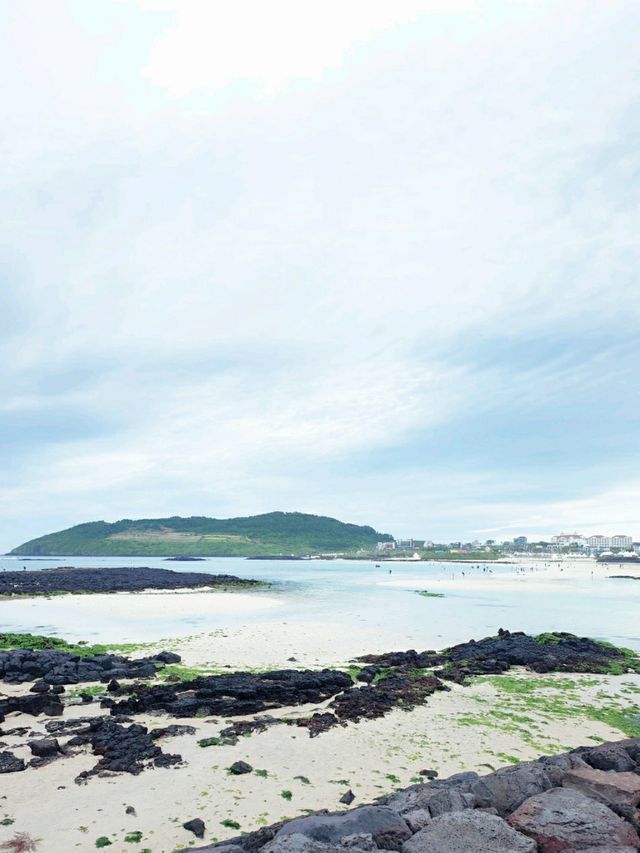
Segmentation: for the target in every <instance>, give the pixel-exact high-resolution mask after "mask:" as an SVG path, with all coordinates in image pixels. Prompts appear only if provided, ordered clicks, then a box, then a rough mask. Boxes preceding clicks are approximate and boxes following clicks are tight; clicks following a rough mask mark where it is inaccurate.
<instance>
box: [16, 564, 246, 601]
mask: <svg viewBox="0 0 640 853" xmlns="http://www.w3.org/2000/svg"><path fill="white" fill-rule="evenodd" d="M236 585H240V586H259V585H260V581H255V580H245V579H241V578H238V577H236V576H235V575H211V574H205V573H203V572H174V571H172V570H171V569H154V568H149V567H148V566H116V567H106V566H105V567H104V568H100V569H93V568H90V569H89V568H76V567H74V566H65V567H63V568H58V569H44V570H43V571H39V572H38V571H27V572H0V595H46V594H47V593H53V592H142V591H143V590H145V589H184V588H189V589H197V588H199V587H216V586H236Z"/></svg>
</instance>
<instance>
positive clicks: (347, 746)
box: [0, 676, 640, 853]
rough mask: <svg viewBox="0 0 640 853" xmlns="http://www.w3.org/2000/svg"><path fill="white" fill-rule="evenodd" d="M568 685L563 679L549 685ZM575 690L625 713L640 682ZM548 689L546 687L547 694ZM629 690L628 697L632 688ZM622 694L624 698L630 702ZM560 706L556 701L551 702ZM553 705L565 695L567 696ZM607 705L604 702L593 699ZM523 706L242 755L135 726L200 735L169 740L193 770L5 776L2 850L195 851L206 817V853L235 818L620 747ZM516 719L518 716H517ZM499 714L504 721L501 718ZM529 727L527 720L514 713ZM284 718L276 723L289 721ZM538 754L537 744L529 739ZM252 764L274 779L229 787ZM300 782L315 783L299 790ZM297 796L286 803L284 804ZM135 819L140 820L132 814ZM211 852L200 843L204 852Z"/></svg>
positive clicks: (408, 720) (474, 698) (256, 744)
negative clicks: (84, 780)
mask: <svg viewBox="0 0 640 853" xmlns="http://www.w3.org/2000/svg"><path fill="white" fill-rule="evenodd" d="M554 678H557V679H558V683H559V684H565V685H566V683H567V681H568V680H569V679H567V676H555V677H553V676H552V677H549V676H546V677H545V679H546V681H547V682H548V681H553V680H554ZM572 680H573V681H574V682H575V683H576V684H578V685H580V686H579V687H578V691H579V696H580V700H581V702H582V703H584V704H589V703H596V704H597V702H598V701H604V700H603V698H602V696H603V693H604V694H606V695H607V697H609V698H608V699H607V701H614V700H615V701H621V702H623V703H625V704H627V705H628V704H629V701H630V699H629V697H630V696H631V697H632V698H631V701H633V696H635V695H636V691H640V677H638V676H623V677H619V678H614V677H611V676H606V677H605V676H597V677H584V676H580V677H577V676H576V677H572ZM545 683H546V682H545ZM625 685H626V686H625ZM625 691H627V692H626V693H625ZM545 692H550V693H551V694H554V691H545ZM557 695H558V696H560V695H563V694H562V693H561V692H560V693H557ZM598 697H600V699H598ZM520 701H521V698H520V697H519V698H518V699H517V700H514V702H513V707H512V706H511V705H510V700H509V698H508V697H506V696H505V694H498V693H497V691H496V690H495V689H494V687H493V686H492V685H491V684H490V683H482V684H480V683H477V684H474V685H473V686H471V687H468V688H462V687H457V686H454V688H453V689H452V690H451V692H448V693H438V694H436V695H434V696H432V697H430V699H429V700H428V702H427V704H426V705H424V706H422V707H419V708H417V709H415V710H414V711H412V712H409V713H408V712H403V711H399V710H398V711H394V712H392V713H391V714H389V715H388V716H387V717H385V718H384V719H380V720H374V721H367V722H362V723H360V724H359V725H353V724H351V725H348V726H346V727H344V728H342V727H340V728H336V729H333V730H331V731H330V732H328V733H326V734H324V735H320V736H319V737H317V738H309V736H308V734H307V732H306V731H305V730H304V729H300V728H297V727H295V726H287V725H278V726H274V727H272V728H270V729H269V730H268V731H266V732H264V733H262V734H254V735H252V736H251V737H248V738H241V739H240V741H239V742H238V744H237V745H236V746H211V747H207V748H202V747H199V746H198V745H197V741H198V739H199V738H203V737H210V736H212V735H216V734H218V732H219V730H220V729H221V728H222V727H224V725H225V724H226V723H225V721H224V720H220V721H219V723H214V722H210V721H209V722H208V721H205V720H202V719H194V720H190V719H187V720H182V719H181V720H168V721H167V718H166V717H144V716H142V717H140V718H136V722H142V723H144V724H146V725H149V726H152V727H154V726H162V725H166V723H167V722H176V723H188V724H191V725H194V726H195V727H196V729H197V735H196V736H195V737H194V736H182V737H176V738H170V739H166V740H164V741H162V742H161V745H162V747H163V749H164V751H165V752H169V753H174V752H178V753H181V754H182V756H183V757H184V759H185V760H186V762H187V764H186V765H185V766H182V767H179V768H176V769H171V770H149V771H145V772H143V773H141V774H140V775H139V776H135V777H134V776H129V775H127V774H122V775H120V776H117V777H113V778H92V779H91V780H90V781H89V783H88V784H87V785H83V786H78V785H76V784H74V781H73V780H74V777H75V776H76V775H77V774H78V773H79V772H80V771H81V770H85V769H89V768H90V767H92V766H93V765H94V763H95V761H96V758H95V757H94V756H92V755H89V754H81V755H77V756H75V757H68V758H61V759H59V760H58V761H56V762H55V763H53V764H51V765H49V766H47V767H43V768H39V769H35V770H34V769H28V770H26V771H25V772H24V773H15V774H11V775H10V776H3V777H2V780H3V784H2V794H3V795H4V796H5V797H6V799H3V800H0V820H2V819H4V818H5V817H9V818H11V819H13V820H14V821H15V823H13V824H12V825H11V826H0V843H1V842H3V841H5V840H7V839H8V838H10V837H11V836H12V835H13V833H14V832H16V831H25V832H28V833H29V834H30V835H31V836H32V837H34V838H39V839H41V843H40V846H39V848H38V850H39V853H61V851H70V850H77V851H79V853H89V851H94V850H95V849H96V848H95V841H96V839H97V838H98V837H99V836H102V835H105V836H107V837H109V839H110V840H111V841H112V846H110V847H109V848H107V849H108V850H110V851H113V853H125V851H127V853H131V851H135V850H138V851H140V850H142V849H145V848H146V849H148V850H151V851H152V853H171V851H173V850H175V849H177V848H178V847H179V846H180V845H188V843H189V841H192V840H193V836H192V835H191V834H190V833H188V832H187V831H186V830H184V829H183V828H182V823H183V822H184V821H187V820H189V819H191V818H194V817H201V818H202V819H203V820H204V821H205V823H206V825H207V832H206V835H205V842H211V841H213V840H214V839H216V838H218V839H222V838H225V837H229V836H231V835H234V834H237V831H236V830H234V829H231V828H226V827H224V826H222V824H221V821H223V820H225V819H227V818H231V819H232V820H235V821H237V822H238V823H239V824H240V825H241V829H242V830H245V831H248V830H251V829H254V828H256V827H257V826H259V825H261V824H266V823H271V822H273V821H276V820H278V819H281V818H284V817H293V816H296V815H299V814H301V813H303V812H304V810H305V809H318V808H331V809H336V808H341V806H340V804H339V803H338V800H339V798H340V796H341V795H342V794H343V793H344V792H345V791H346V790H347V788H349V787H350V788H352V790H353V792H354V794H355V795H356V798H357V799H356V801H355V804H358V803H365V802H369V801H371V800H372V799H373V798H375V797H377V796H380V795H382V794H384V793H387V792H390V791H392V790H393V789H394V788H396V787H401V786H406V785H408V784H411V780H412V778H414V777H415V776H416V774H417V773H418V771H419V770H421V769H423V768H433V769H436V770H437V771H438V772H439V773H440V776H443V777H444V776H447V775H449V774H451V773H454V772H458V771H460V770H469V769H475V770H478V771H479V772H481V773H482V772H488V771H489V768H488V767H487V766H485V765H491V766H492V767H498V766H500V765H503V764H505V763H506V762H507V761H509V760H511V759H512V758H517V759H521V760H524V759H527V758H533V757H535V756H537V755H539V754H541V753H542V752H547V751H548V752H554V751H555V752H559V751H562V750H563V749H565V748H570V747H575V746H578V745H581V744H584V743H589V742H590V741H589V738H590V737H595V738H602V739H617V738H620V737H621V736H622V735H621V734H620V732H618V731H616V730H615V729H612V728H610V727H609V726H607V725H604V724H603V723H601V722H595V721H590V720H588V719H586V718H581V717H580V711H577V712H576V715H575V716H571V717H568V718H563V717H562V716H557V717H556V718H553V717H552V716H550V715H549V713H548V712H545V713H539V712H537V711H535V710H531V709H529V710H527V712H526V721H524V722H522V723H519V724H518V723H516V724H514V723H513V719H515V717H513V714H515V713H516V711H517V710H518V702H520ZM514 708H515V709H516V710H514ZM312 710H314V709H313V708H310V707H307V708H296V709H291V710H290V711H289V712H288V716H299V715H303V714H308V713H309V712H310V711H312ZM496 710H498V711H500V712H501V713H504V714H505V715H506V719H504V720H503V719H502V718H500V717H496V714H495V712H496ZM95 713H97V705H95V704H94V705H90V706H84V707H74V708H71V709H69V710H68V712H67V713H66V714H65V718H66V717H68V716H81V715H86V714H95ZM519 713H520V714H521V715H522V713H523V712H522V711H521V710H520V712H519ZM283 714H284V712H283V711H281V712H278V713H277V714H275V716H282V715H283ZM25 720H26V721H28V723H29V724H32V725H33V728H34V730H38V731H40V730H41V729H42V726H43V722H44V721H43V720H37V721H34V720H31V718H25V717H19V718H18V717H16V716H15V715H14V717H13V719H8V720H7V721H6V722H5V723H4V725H3V728H4V729H5V730H7V729H9V728H11V727H12V726H17V725H24V724H25ZM532 733H533V734H535V743H533V744H532V743H530V742H529V740H530V737H531V734H532ZM3 740H4V741H5V742H7V743H8V744H9V747H10V748H11V749H12V750H13V751H15V753H16V754H17V755H21V756H22V757H25V758H26V757H28V756H29V751H28V749H27V748H26V747H24V746H16V744H20V743H24V739H21V738H19V737H18V738H14V737H6V736H5V737H3ZM237 760H244V761H248V762H249V763H250V764H251V765H252V766H253V767H254V768H255V769H264V770H267V771H268V776H267V778H261V777H260V776H258V775H256V774H255V773H253V774H250V775H246V776H240V777H234V776H229V775H228V774H227V772H226V768H227V767H228V766H229V765H230V764H232V763H233V762H234V761H237ZM296 776H303V777H306V778H307V779H308V780H309V784H306V783H305V782H304V780H301V779H296V778H295V777H296ZM282 791H291V792H292V799H291V800H290V801H288V800H286V799H284V798H283V797H282V796H281V793H282ZM127 805H132V806H134V807H135V809H136V812H137V815H136V816H129V815H126V814H125V807H126V806H127ZM136 830H140V831H142V832H143V836H144V837H143V840H142V842H141V844H140V845H133V844H131V843H125V842H124V837H125V834H126V833H127V832H133V831H136ZM203 843H204V842H203Z"/></svg>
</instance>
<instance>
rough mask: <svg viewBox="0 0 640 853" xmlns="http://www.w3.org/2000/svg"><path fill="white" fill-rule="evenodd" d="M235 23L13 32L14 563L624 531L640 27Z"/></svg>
mask: <svg viewBox="0 0 640 853" xmlns="http://www.w3.org/2000/svg"><path fill="white" fill-rule="evenodd" d="M221 8H222V7H220V6H217V5H211V4H208V3H197V2H193V3H191V2H180V3H175V2H167V1H166V0H144V2H142V0H141V2H139V3H137V4H128V3H127V4H125V3H120V2H113V3H107V4H103V5H102V6H100V7H99V8H98V7H91V8H89V7H84V6H78V5H76V4H72V3H69V4H66V3H62V4H60V5H59V7H58V8H56V10H50V9H49V7H47V6H44V5H43V6H41V7H40V13H41V14H40V15H39V16H36V17H37V20H34V16H32V15H30V14H28V10H27V11H21V9H18V8H17V7H16V8H15V9H14V10H13V11H12V16H11V21H10V27H9V28H8V34H9V36H10V43H8V44H7V45H6V48H7V49H6V50H5V51H4V52H3V53H2V57H3V58H2V60H1V61H2V62H3V63H4V66H3V67H4V73H5V77H6V78H8V77H10V76H11V77H12V78H13V79H16V83H15V85H14V87H13V89H12V91H11V93H10V96H9V98H8V109H7V111H6V113H7V115H6V131H7V132H6V134H5V140H4V143H3V150H2V153H3V159H2V163H3V166H2V172H1V173H0V187H1V188H2V193H1V194H0V211H1V212H2V216H3V224H4V228H3V238H2V242H1V244H0V270H2V300H3V309H4V310H3V312H2V315H1V317H0V323H1V324H2V339H1V341H0V356H1V361H0V383H1V386H2V390H3V396H2V402H1V405H0V418H1V417H2V416H3V415H4V420H3V422H2V424H1V425H0V436H5V437H6V438H5V446H4V453H3V455H2V458H1V459H0V463H1V464H0V467H1V468H2V470H3V471H5V472H7V473H8V474H9V476H8V477H7V478H6V480H5V483H4V485H3V486H2V487H1V488H0V506H2V508H3V513H4V516H5V518H6V519H11V521H10V524H9V527H8V529H7V531H6V532H4V533H2V532H0V547H2V546H3V545H4V546H6V547H9V546H11V545H15V544H16V542H15V541H14V539H15V538H16V537H18V538H19V536H22V535H23V531H24V534H25V536H24V537H23V538H26V535H37V534H38V533H40V532H42V531H43V530H45V529H52V528H54V527H59V526H62V525H65V524H71V523H74V522H77V521H82V520H87V519H88V518H93V517H108V518H110V519H113V518H117V517H120V516H134V515H136V514H144V515H159V514H176V513H181V514H182V513H184V514H188V513H194V514H195V513H210V514H218V515H223V514H227V513H242V514H247V513H250V512H254V511H263V510H269V509H272V508H274V507H277V508H280V509H305V510H307V511H318V512H322V513H327V514H332V515H341V516H342V517H344V518H346V519H349V520H356V521H363V522H366V523H373V524H376V525H378V526H379V527H381V528H384V529H390V530H392V531H393V532H395V533H397V534H403V533H406V534H412V533H415V535H418V533H417V532H416V530H417V529H419V530H420V531H421V533H422V535H425V536H430V537H436V538H438V537H442V538H446V537H448V538H458V537H459V536H463V535H466V534H468V535H470V534H471V532H472V531H475V530H479V529H480V528H484V527H487V528H492V529H504V530H508V529H510V525H511V524H512V523H514V524H517V523H518V520H519V519H525V520H526V519H533V520H532V521H531V525H533V526H534V527H535V526H536V525H538V527H537V528H536V529H540V530H542V527H543V526H544V524H543V522H542V521H540V522H538V521H535V519H548V522H546V521H545V522H544V523H548V524H549V525H550V530H549V531H548V532H553V528H554V527H555V524H556V521H554V519H558V523H559V519H560V518H562V517H565V516H563V515H562V513H565V509H562V511H560V510H559V509H558V507H560V506H562V507H565V508H566V517H567V518H569V517H571V512H573V509H571V508H572V507H575V508H576V512H577V511H578V509H579V508H580V507H583V508H584V512H585V522H584V523H585V524H586V523H587V521H586V519H587V518H595V519H596V520H597V517H598V516H597V512H595V511H592V510H593V507H592V505H591V504H590V503H589V501H596V502H597V501H598V500H600V498H601V497H602V495H603V492H604V490H603V484H607V486H608V488H610V489H611V492H612V494H613V493H615V494H618V491H616V490H617V489H619V493H620V494H621V495H623V494H626V491H625V490H626V488H627V485H626V484H627V482H628V480H629V472H630V471H631V470H632V469H633V466H634V465H636V466H637V463H638V447H637V442H636V439H635V436H637V426H638V413H639V412H640V406H639V402H640V401H639V399H638V391H637V383H635V382H634V376H635V375H637V370H638V367H640V353H639V347H638V343H637V335H635V334H634V333H633V330H634V329H635V328H637V324H638V321H639V320H640V292H639V291H638V288H637V285H636V281H635V270H636V269H637V261H638V257H637V254H638V252H637V240H636V235H637V232H638V225H639V222H638V212H637V204H636V200H635V185H636V179H637V172H638V155H637V146H635V143H634V140H635V136H636V135H637V127H638V115H637V106H636V104H637V95H638V84H637V82H636V81H637V80H638V79H639V78H638V74H637V72H638V57H637V51H636V50H635V46H634V45H633V43H632V41H631V39H630V36H629V33H630V31H631V29H632V27H631V26H630V22H631V21H632V20H635V18H637V17H638V16H639V15H640V13H639V12H638V9H637V8H636V7H635V5H634V4H630V3H622V4H617V5H615V6H608V7H607V8H606V9H604V8H602V7H599V8H596V7H584V5H583V4H577V3H567V4H563V5H561V6H559V5H557V4H553V3H535V4H533V3H517V4H510V3H496V4H485V3H474V2H460V3H458V4H455V5H453V4H451V3H447V4H444V3H439V2H431V3H430V2H426V0H425V2H418V0H415V2H413V0H412V2H406V3H401V4H399V5H397V6H394V7H393V9H391V7H390V6H389V5H388V4H386V3H384V4H383V3H373V4H371V3H368V4H366V12H367V14H365V6H364V4H361V3H359V2H354V3H353V4H349V8H348V9H345V8H344V5H342V6H341V7H338V5H337V4H331V3H329V4H323V5H316V6H314V4H311V5H309V4H306V5H304V6H300V5H299V4H291V3H288V2H281V3H275V4H272V5H270V6H269V7H267V6H265V5H264V4H257V3H255V4H254V3H251V4H240V5H235V6H234V7H233V9H231V8H229V9H225V10H224V14H223V13H222V12H221ZM266 9H268V13H267V12H266V11H265V10H266ZM303 13H304V14H303ZM34 46H37V48H38V49H37V50H36V51H34V50H33V48H34ZM27 55H28V56H30V57H31V59H30V61H29V63H26V65H25V56H27ZM604 68H606V70H607V73H606V74H604V73H603V71H602V69H604ZM23 71H24V73H22V72H23ZM36 117H37V121H36ZM483 496H486V497H487V500H486V501H485V500H484V499H483ZM489 498H490V499H489ZM613 505H614V504H612V506H613ZM545 507H547V508H548V511H547V509H545ZM556 511H557V512H556ZM616 514H617V517H618V518H619V519H620V521H621V523H622V521H623V520H624V518H626V515H625V513H624V512H622V511H618V510H616ZM631 521H632V519H630V520H629V521H628V522H627V523H628V524H629V525H631ZM534 522H535V523H534ZM523 523H524V521H523ZM594 523H595V522H594ZM579 524H580V521H579V520H577V521H576V525H579ZM636 527H637V525H636ZM527 529H531V528H527ZM525 532H527V531H525ZM636 532H637V533H638V532H640V531H638V530H636Z"/></svg>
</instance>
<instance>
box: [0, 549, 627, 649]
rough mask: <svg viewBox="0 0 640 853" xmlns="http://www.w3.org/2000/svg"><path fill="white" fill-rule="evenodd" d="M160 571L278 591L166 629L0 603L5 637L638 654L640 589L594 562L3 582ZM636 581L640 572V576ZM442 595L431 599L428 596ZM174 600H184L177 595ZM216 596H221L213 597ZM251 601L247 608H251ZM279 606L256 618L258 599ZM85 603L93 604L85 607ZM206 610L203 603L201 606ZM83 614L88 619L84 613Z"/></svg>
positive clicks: (226, 563)
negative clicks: (336, 642)
mask: <svg viewBox="0 0 640 853" xmlns="http://www.w3.org/2000/svg"><path fill="white" fill-rule="evenodd" d="M123 565H124V566H133V567H135V566H154V567H157V568H164V569H172V570H174V571H178V572H179V571H190V572H193V571H202V572H208V573H224V574H232V575H237V576H238V577H241V578H256V579H259V580H263V581H268V582H269V583H270V586H269V587H268V588H263V589H260V590H256V591H252V592H250V593H247V592H246V591H243V592H242V593H241V595H242V596H245V598H243V599H242V600H244V601H249V600H250V599H251V600H252V601H253V604H254V606H252V607H249V606H247V608H246V609H244V608H243V607H240V608H239V609H238V608H236V607H234V608H230V609H229V610H228V612H219V608H214V609H212V612H210V613H209V612H207V610H206V608H204V609H203V608H202V606H201V601H202V599H201V598H200V605H199V606H198V607H196V606H194V607H193V612H189V607H188V605H186V606H185V607H182V608H181V609H180V613H178V614H176V615H170V616H167V615H166V614H164V615H163V616H162V618H157V617H155V616H154V615H153V614H150V615H149V616H148V617H147V618H141V617H140V616H139V614H138V615H133V612H132V615H130V616H129V617H127V615H126V613H125V614H124V615H123V614H122V613H119V614H118V615H117V616H116V615H114V613H113V612H112V610H111V608H110V607H109V606H108V604H107V605H105V604H104V597H101V599H100V601H101V602H102V603H101V604H100V606H96V608H95V609H91V610H90V614H89V615H87V614H88V609H87V607H86V606H84V607H82V608H78V607H76V606H75V604H74V600H75V601H77V598H76V597H74V596H60V597H55V598H50V599H47V600H44V599H17V600H2V601H0V632H1V631H11V632H33V633H40V634H50V635H57V636H60V637H64V638H65V639H68V640H78V639H84V640H89V641H92V642H124V641H127V642H149V641H155V640H160V639H163V638H167V637H183V636H189V635H193V634H197V633H205V632H208V631H213V630H217V629H224V628H229V627H233V626H238V625H248V624H251V623H252V622H261V623H264V622H273V621H276V622H277V621H283V622H287V623H292V622H296V621H297V622H300V623H301V628H302V623H304V622H306V621H313V622H323V621H324V622H327V624H331V625H332V626H334V628H333V629H335V626H336V625H340V626H342V629H343V630H344V631H349V630H350V628H355V627H358V628H366V629H369V630H373V631H375V632H376V635H378V636H380V637H381V638H383V639H384V641H385V645H384V647H385V648H388V649H389V650H391V649H406V648H417V649H419V650H422V649H427V648H443V647H444V646H450V645H452V644H454V643H458V642H466V641H467V640H469V639H472V638H473V639H480V638H482V637H485V636H488V635H493V634H495V633H497V631H498V629H499V628H505V629H509V630H511V631H516V630H520V631H526V632H528V633H542V632H546V631H569V632H571V633H574V634H578V635H580V636H590V637H596V638H599V639H603V640H607V641H609V642H612V643H615V644H616V645H622V646H626V647H629V648H632V649H635V650H637V651H640V621H639V616H640V580H633V579H629V578H615V577H612V575H616V574H617V575H630V574H633V570H630V569H629V567H628V566H620V565H615V564H614V565H603V564H598V563H596V562H595V561H592V560H564V561H544V560H538V559H531V560H527V559H521V560H518V561H517V562H515V563H496V562H490V563H453V562H411V561H409V562H392V563H390V562H380V563H376V562H375V561H371V560H361V561H355V560H300V561H298V560H295V561H294V560H265V561H262V560H246V559H243V558H220V557H217V558H214V557H212V558H207V559H205V560H202V561H199V562H184V563H180V562H173V561H171V562H168V561H167V560H166V559H165V558H162V557H155V558H152V557H116V558H113V557H109V558H107V557H104V558H103V557H56V558H29V559H26V558H24V557H0V571H16V570H22V569H23V568H25V567H26V568H27V569H28V570H30V571H35V570H42V569H47V568H53V567H56V566H83V567H93V568H97V569H100V568H102V567H106V566H123ZM636 571H637V570H636ZM425 590H426V591H429V592H432V593H437V594H438V596H437V597H431V596H429V597H427V596H421V595H418V594H417V593H418V592H419V591H425ZM167 594H168V595H172V594H175V593H167ZM214 594H215V593H214ZM247 595H248V596H249V598H246V596H247ZM260 596H267V597H268V599H269V602H270V603H273V601H274V600H275V601H276V602H277V606H271V607H265V608H260V607H258V608H256V607H255V601H254V598H255V597H258V598H259V597H260ZM85 598H86V597H85ZM195 601H196V599H195V598H194V605H195ZM80 611H81V612H80Z"/></svg>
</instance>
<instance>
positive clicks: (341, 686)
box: [111, 669, 352, 717]
mask: <svg viewBox="0 0 640 853" xmlns="http://www.w3.org/2000/svg"><path fill="white" fill-rule="evenodd" d="M351 684H352V682H351V678H350V677H349V675H347V673H345V672H337V671H335V670H332V669H324V670H321V671H319V672H313V671H311V670H295V669H283V670H275V671H273V672H265V673H257V674H254V673H248V672H238V673H232V674H229V675H208V676H202V677H201V678H196V679H194V680H193V681H181V682H178V683H176V684H158V685H152V686H145V685H140V686H138V687H137V688H136V690H135V692H133V693H132V694H131V695H130V696H129V697H128V698H127V699H123V700H122V701H120V702H116V703H115V704H114V706H113V708H112V710H111V712H112V713H115V714H119V713H121V714H140V713H143V712H146V711H166V712H167V713H168V714H170V715H171V716H173V717H195V716H198V715H201V714H206V715H213V716H216V715H217V716H223V717H233V716H243V715H245V714H259V713H262V712H263V711H267V710H269V709H271V708H281V707H285V706H286V707H288V706H293V705H305V704H307V703H317V702H323V701H325V700H326V699H330V698H331V697H333V696H335V695H336V694H337V693H339V692H340V691H342V690H345V689H346V688H347V687H349V686H350V685H351Z"/></svg>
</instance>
